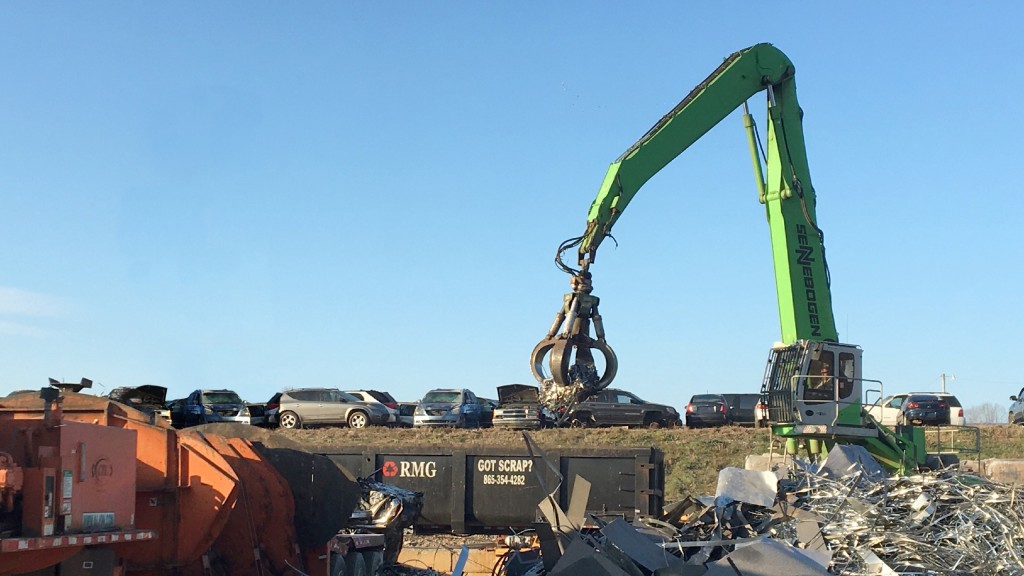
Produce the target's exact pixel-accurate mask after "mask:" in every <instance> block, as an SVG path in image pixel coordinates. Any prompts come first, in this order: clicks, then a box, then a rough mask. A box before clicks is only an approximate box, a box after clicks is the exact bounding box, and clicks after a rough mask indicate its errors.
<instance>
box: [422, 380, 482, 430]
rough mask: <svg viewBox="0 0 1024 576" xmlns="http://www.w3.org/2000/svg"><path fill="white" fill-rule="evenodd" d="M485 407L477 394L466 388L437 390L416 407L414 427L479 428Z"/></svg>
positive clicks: (426, 395) (428, 394)
mask: <svg viewBox="0 0 1024 576" xmlns="http://www.w3.org/2000/svg"><path fill="white" fill-rule="evenodd" d="M482 413H483V407H482V406H481V405H480V402H479V401H478V400H477V397H476V394H474V393H473V392H471V391H470V390H467V389H465V388H461V389H436V390H431V391H430V392H427V393H426V394H425V395H424V396H423V398H422V399H421V400H420V403H419V405H418V406H416V412H415V414H414V416H413V427H415V428H422V427H428V426H454V427H455V428H469V427H474V428H477V427H479V426H480V424H481V420H482V418H481V415H482Z"/></svg>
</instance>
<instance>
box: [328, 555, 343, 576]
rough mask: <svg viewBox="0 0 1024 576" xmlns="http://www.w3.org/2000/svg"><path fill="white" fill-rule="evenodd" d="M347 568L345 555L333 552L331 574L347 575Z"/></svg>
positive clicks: (333, 575) (332, 575)
mask: <svg viewBox="0 0 1024 576" xmlns="http://www.w3.org/2000/svg"><path fill="white" fill-rule="evenodd" d="M345 570H346V568H345V557H344V556H342V555H341V554H331V576H347V573H346V572H345Z"/></svg>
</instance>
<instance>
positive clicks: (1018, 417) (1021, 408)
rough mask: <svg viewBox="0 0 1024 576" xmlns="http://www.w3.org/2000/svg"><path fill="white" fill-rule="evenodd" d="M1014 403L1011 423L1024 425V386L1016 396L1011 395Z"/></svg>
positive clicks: (1011, 407) (1011, 409)
mask: <svg viewBox="0 0 1024 576" xmlns="http://www.w3.org/2000/svg"><path fill="white" fill-rule="evenodd" d="M1010 400H1013V404H1010V424H1021V425H1024V388H1021V389H1020V392H1018V393H1017V395H1016V396H1010Z"/></svg>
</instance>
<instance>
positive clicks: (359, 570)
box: [345, 550, 366, 576]
mask: <svg viewBox="0 0 1024 576" xmlns="http://www.w3.org/2000/svg"><path fill="white" fill-rule="evenodd" d="M345 576H366V560H364V559H363V555H362V554H360V553H359V551H358V550H349V552H348V554H346V555H345Z"/></svg>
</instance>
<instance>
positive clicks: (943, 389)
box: [941, 372, 956, 394]
mask: <svg viewBox="0 0 1024 576" xmlns="http://www.w3.org/2000/svg"><path fill="white" fill-rule="evenodd" d="M941 378H942V393H943V394H945V393H946V373H945V372H943V373H942V375H941ZM949 379H950V380H956V374H950V375H949Z"/></svg>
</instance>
